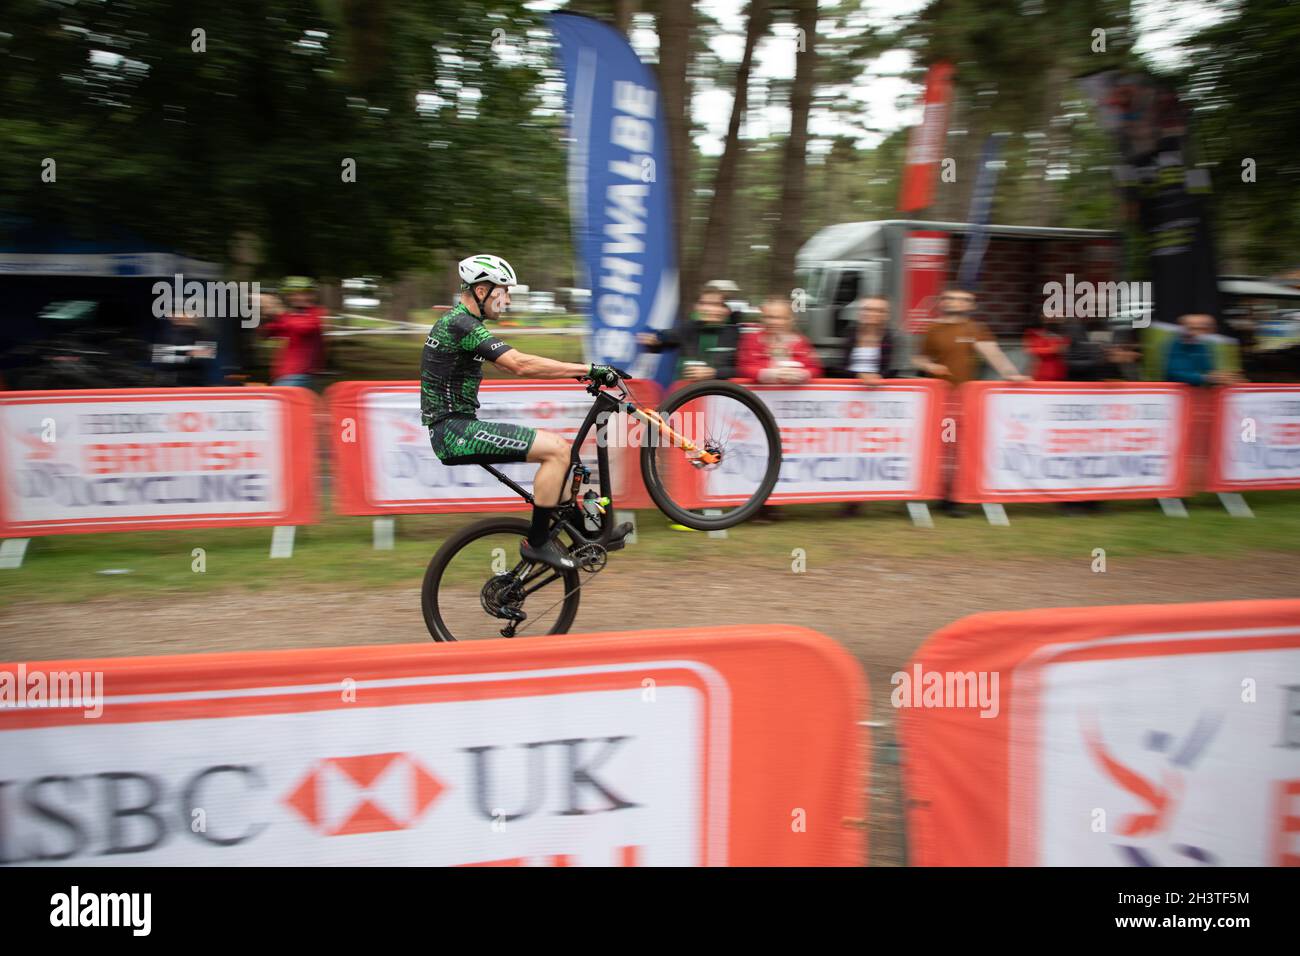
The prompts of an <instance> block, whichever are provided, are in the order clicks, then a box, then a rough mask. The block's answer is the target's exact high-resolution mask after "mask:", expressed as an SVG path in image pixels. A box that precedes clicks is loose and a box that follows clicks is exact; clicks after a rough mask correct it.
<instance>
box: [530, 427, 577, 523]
mask: <svg viewBox="0 0 1300 956" xmlns="http://www.w3.org/2000/svg"><path fill="white" fill-rule="evenodd" d="M569 454H570V446H569V443H568V442H567V441H565V440H564V439H563V438H561V437H560V436H559V435H557V434H555V432H548V431H545V430H543V429H538V431H537V437H536V438H534V439H533V446H532V447H531V448H529V449H528V459H527V460H528V461H535V462H537V463H538V469H537V475H536V477H534V478H533V504H534V505H541V506H542V507H545V508H554V507H555V506H556V505H558V504H559V503H560V495H562V494H563V493H564V476H565V474H566V473H567V472H568V470H569Z"/></svg>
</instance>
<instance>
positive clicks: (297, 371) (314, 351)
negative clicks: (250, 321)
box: [258, 276, 325, 388]
mask: <svg viewBox="0 0 1300 956" xmlns="http://www.w3.org/2000/svg"><path fill="white" fill-rule="evenodd" d="M280 292H281V294H282V296H283V298H284V301H285V304H286V306H287V308H286V309H285V310H284V311H283V312H281V313H280V314H279V315H276V316H274V317H272V318H270V319H267V320H264V321H263V322H262V323H261V324H260V325H259V326H258V329H259V331H261V333H262V334H263V335H269V336H271V337H272V338H282V339H284V340H285V342H284V347H283V348H282V349H280V351H279V352H278V353H276V356H275V361H274V362H273V363H272V365H271V384H272V385H297V386H299V387H300V388H311V385H312V374H313V373H315V372H317V371H319V370H320V366H321V363H322V360H323V359H324V356H325V337H324V332H323V327H324V321H325V310H324V309H323V308H321V307H320V306H318V305H317V304H316V285H315V283H314V282H312V280H311V279H308V278H306V277H305V276H289V277H288V278H287V279H285V280H284V283H283V285H282V286H281V287H280Z"/></svg>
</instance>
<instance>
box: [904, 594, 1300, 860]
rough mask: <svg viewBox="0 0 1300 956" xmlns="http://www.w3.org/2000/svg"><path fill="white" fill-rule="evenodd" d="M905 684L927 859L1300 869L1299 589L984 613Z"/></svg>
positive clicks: (907, 784) (913, 795) (918, 853)
mask: <svg viewBox="0 0 1300 956" xmlns="http://www.w3.org/2000/svg"><path fill="white" fill-rule="evenodd" d="M892 683H893V685H894V694H893V703H894V704H895V706H896V707H898V708H899V729H900V738H901V742H902V745H903V748H904V750H905V753H906V759H905V760H904V761H903V781H904V789H905V791H906V794H907V798H908V799H907V805H908V807H909V809H908V817H907V826H908V846H909V861H910V862H911V863H913V864H917V865H920V866H1007V865H1011V866H1039V865H1046V866H1057V865H1066V866H1090V865H1091V866H1119V865H1134V866H1156V865H1159V866H1167V865H1176V864H1181V865H1210V864H1214V865H1225V866H1295V865H1300V748H1297V747H1296V744H1297V742H1300V733H1298V732H1297V730H1296V723H1295V718H1294V714H1295V711H1296V707H1297V699H1298V698H1297V695H1296V690H1295V689H1296V688H1297V687H1300V601H1229V602H1223V603H1210V604H1183V605H1166V604H1162V605H1143V606H1133V607H1084V608H1051V609H1046V610H1041V611H1018V612H1013V613H998V614H976V615H973V616H971V617H967V618H964V619H962V620H960V621H958V622H956V623H955V624H952V625H949V626H948V627H945V628H943V629H942V630H940V631H938V632H936V633H935V634H933V635H931V637H930V638H929V639H928V640H927V641H926V642H925V643H924V644H923V645H922V646H921V648H920V650H918V651H917V652H916V654H915V656H914V657H913V659H912V660H911V661H910V662H909V664H908V667H907V669H906V670H905V671H901V672H899V673H898V674H895V675H894V677H893V681H892Z"/></svg>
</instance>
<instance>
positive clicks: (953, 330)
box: [912, 286, 1028, 518]
mask: <svg viewBox="0 0 1300 956" xmlns="http://www.w3.org/2000/svg"><path fill="white" fill-rule="evenodd" d="M974 310H975V293H973V292H971V291H970V290H968V289H962V288H959V287H957V286H950V287H949V288H947V289H945V290H944V292H943V294H942V295H941V296H939V316H938V318H936V319H935V320H934V322H932V323H931V324H930V327H929V328H928V329H927V330H926V332H925V335H924V336H922V338H921V346H920V348H919V349H918V350H917V353H916V355H915V357H914V358H913V359H912V362H913V364H914V365H915V366H916V367H917V368H918V369H919V370H920V371H922V372H924V373H925V374H927V375H932V376H934V377H935V378H941V379H943V380H944V381H945V382H948V383H949V384H950V385H962V384H965V383H966V382H969V381H970V380H971V379H973V378H974V377H975V372H976V370H977V368H978V365H977V362H976V356H977V355H978V356H979V357H981V358H983V359H984V360H985V361H986V362H988V363H989V364H990V365H992V366H993V367H994V368H995V369H997V371H998V373H999V374H1000V375H1001V376H1002V377H1003V378H1005V379H1006V380H1008V381H1011V382H1024V381H1028V376H1026V375H1021V374H1020V373H1019V372H1018V371H1016V367H1015V366H1014V365H1012V364H1011V361H1010V359H1008V358H1007V357H1006V356H1005V355H1003V354H1002V350H1001V349H1000V348H998V343H997V342H996V341H995V340H994V338H993V333H992V332H990V331H989V330H988V326H986V325H985V324H984V323H983V322H977V321H976V320H975V319H973V318H971V313H972V312H973V311H974ZM953 412H954V414H955V413H957V412H959V409H958V408H956V407H954V408H953ZM952 451H953V452H955V451H956V449H955V448H953V449H952ZM955 471H956V458H955V456H950V457H949V459H948V460H947V461H946V462H945V465H944V485H945V491H944V496H943V499H942V500H941V501H940V502H939V510H940V511H942V512H944V513H945V514H947V515H949V516H950V517H953V518H960V517H963V516H964V514H965V512H964V511H963V510H962V508H961V506H960V505H958V504H957V502H955V501H953V500H952V498H951V495H952V485H953V480H954V478H955Z"/></svg>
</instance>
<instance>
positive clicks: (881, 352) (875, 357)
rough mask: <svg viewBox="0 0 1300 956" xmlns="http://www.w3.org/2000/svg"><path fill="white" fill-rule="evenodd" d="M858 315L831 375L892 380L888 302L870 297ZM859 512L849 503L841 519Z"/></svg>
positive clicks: (860, 303) (861, 303)
mask: <svg viewBox="0 0 1300 956" xmlns="http://www.w3.org/2000/svg"><path fill="white" fill-rule="evenodd" d="M856 305H857V315H856V317H855V319H854V323H853V325H852V326H850V327H849V335H848V338H847V339H846V340H845V343H844V351H843V352H842V353H840V356H839V361H838V366H837V367H836V368H835V369H834V371H833V372H832V373H831V374H832V377H834V378H856V379H857V380H858V381H859V382H862V383H863V384H864V385H874V384H876V383H877V382H880V381H882V380H883V379H886V378H889V377H891V376H892V375H893V374H894V373H893V371H892V369H891V363H892V361H893V355H894V347H893V337H892V336H891V335H890V334H889V300H888V299H886V298H884V297H883V296H867V297H866V298H864V299H859V300H858V302H857V303H856ZM857 513H858V502H856V501H846V502H845V503H844V507H843V508H841V509H840V517H842V518H852V517H853V516H854V515H856V514H857Z"/></svg>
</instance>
